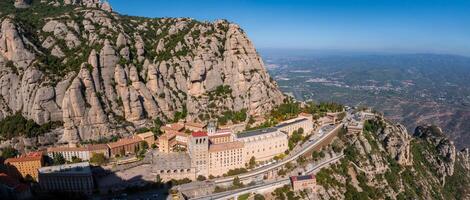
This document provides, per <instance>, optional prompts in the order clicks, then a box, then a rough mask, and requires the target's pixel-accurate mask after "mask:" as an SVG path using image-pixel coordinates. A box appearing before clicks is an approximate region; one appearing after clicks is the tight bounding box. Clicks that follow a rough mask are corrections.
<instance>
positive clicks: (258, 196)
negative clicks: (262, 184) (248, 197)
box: [254, 194, 264, 200]
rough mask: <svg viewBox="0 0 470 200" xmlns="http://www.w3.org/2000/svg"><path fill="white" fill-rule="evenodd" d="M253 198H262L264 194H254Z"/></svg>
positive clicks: (259, 199)
mask: <svg viewBox="0 0 470 200" xmlns="http://www.w3.org/2000/svg"><path fill="white" fill-rule="evenodd" d="M254 199H255V200H264V196H263V195H262V194H255V198H254Z"/></svg>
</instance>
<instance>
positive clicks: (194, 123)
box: [185, 122, 206, 128]
mask: <svg viewBox="0 0 470 200" xmlns="http://www.w3.org/2000/svg"><path fill="white" fill-rule="evenodd" d="M185 126H192V127H196V128H204V127H206V125H205V124H201V123H197V122H186V124H185Z"/></svg>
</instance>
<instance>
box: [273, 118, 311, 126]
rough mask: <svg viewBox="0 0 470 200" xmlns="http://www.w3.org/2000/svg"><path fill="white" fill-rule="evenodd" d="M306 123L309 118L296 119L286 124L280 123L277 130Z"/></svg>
mask: <svg viewBox="0 0 470 200" xmlns="http://www.w3.org/2000/svg"><path fill="white" fill-rule="evenodd" d="M304 121H308V119H307V118H295V119H293V120H291V121H287V122H284V123H280V124H278V125H277V126H276V127H277V128H283V127H286V126H290V125H292V124H296V123H299V122H304Z"/></svg>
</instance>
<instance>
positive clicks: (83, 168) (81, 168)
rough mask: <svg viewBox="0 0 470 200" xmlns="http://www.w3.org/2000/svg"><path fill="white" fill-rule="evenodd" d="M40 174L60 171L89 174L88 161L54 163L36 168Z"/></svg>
mask: <svg viewBox="0 0 470 200" xmlns="http://www.w3.org/2000/svg"><path fill="white" fill-rule="evenodd" d="M38 171H39V173H40V174H48V173H61V174H90V175H91V168H90V163H88V162H80V163H74V164H65V165H56V166H50V167H41V168H39V169H38Z"/></svg>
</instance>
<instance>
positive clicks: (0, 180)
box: [0, 173, 29, 192]
mask: <svg viewBox="0 0 470 200" xmlns="http://www.w3.org/2000/svg"><path fill="white" fill-rule="evenodd" d="M0 184H3V185H5V186H7V187H9V188H13V189H15V191H17V192H22V191H25V190H28V189H29V186H28V185H26V184H23V183H20V182H19V181H18V180H17V179H14V178H13V177H11V176H8V175H7V174H5V173H0Z"/></svg>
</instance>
